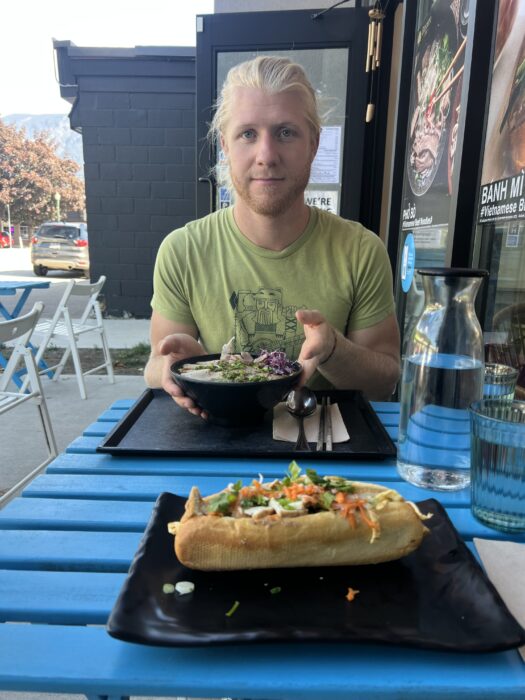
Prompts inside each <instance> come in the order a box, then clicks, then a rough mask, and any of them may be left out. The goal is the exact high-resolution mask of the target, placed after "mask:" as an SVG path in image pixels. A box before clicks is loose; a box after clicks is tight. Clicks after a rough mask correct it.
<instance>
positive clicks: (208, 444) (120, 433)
mask: <svg viewBox="0 0 525 700" xmlns="http://www.w3.org/2000/svg"><path fill="white" fill-rule="evenodd" d="M316 394H317V398H318V400H319V401H320V400H321V398H322V397H323V396H330V397H331V399H332V403H337V404H338V405H339V410H340V412H341V416H342V418H343V421H344V423H345V425H346V428H347V430H348V432H349V434H350V436H351V439H350V440H349V441H348V442H341V443H334V445H333V450H332V451H331V452H316V451H315V445H313V448H314V449H313V451H312V452H296V451H295V449H294V447H295V446H294V444H293V443H289V442H282V441H280V440H274V439H273V437H272V417H273V414H272V411H268V412H267V413H266V415H265V416H264V418H263V420H262V421H261V422H260V423H258V424H257V425H252V426H246V427H231V426H222V425H217V424H214V423H211V422H207V421H204V420H202V418H199V417H198V416H194V415H192V414H191V413H189V412H188V411H186V410H185V409H183V408H180V406H178V405H177V404H176V403H175V401H173V399H172V398H171V397H170V396H168V395H167V394H166V392H164V391H163V390H162V389H147V390H146V391H145V392H144V393H143V394H142V396H141V397H140V398H139V399H138V400H137V401H136V402H135V404H134V405H133V406H132V407H131V408H130V409H129V411H128V412H127V413H126V415H125V416H124V417H123V418H122V419H121V420H120V421H119V422H118V423H117V425H116V426H115V427H114V428H113V430H112V431H111V432H110V433H109V434H108V435H107V436H106V437H105V438H104V440H103V441H102V442H101V443H100V445H99V446H98V447H97V452H107V453H109V454H112V455H157V456H164V455H172V456H214V457H248V456H249V457H284V458H291V459H293V458H297V457H300V458H301V460H303V461H304V460H305V459H315V460H316V461H319V460H324V459H332V460H333V459H381V458H386V457H395V454H396V448H395V445H394V443H393V442H392V440H391V439H390V437H389V435H388V433H387V432H386V430H385V429H384V427H383V425H382V423H381V421H380V420H379V418H378V416H377V414H376V412H375V411H374V409H373V408H372V407H371V405H370V404H369V402H368V401H367V400H366V399H365V398H364V397H363V395H362V394H361V393H360V392H357V391H335V390H334V391H317V392H316Z"/></svg>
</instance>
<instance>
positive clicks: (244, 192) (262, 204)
mask: <svg viewBox="0 0 525 700" xmlns="http://www.w3.org/2000/svg"><path fill="white" fill-rule="evenodd" d="M231 180H232V184H233V187H234V188H235V192H236V195H237V196H238V197H240V198H241V199H242V200H243V201H244V202H245V203H246V204H247V205H248V207H249V208H250V209H251V210H252V211H253V212H255V213H256V214H260V215H262V216H280V215H281V214H284V212H286V211H287V210H288V209H289V207H290V206H291V205H292V204H293V203H294V202H295V200H296V199H297V198H298V197H299V195H303V196H304V191H305V189H306V186H307V184H308V181H309V180H310V165H307V166H305V168H304V171H303V172H302V173H300V174H299V175H297V176H296V177H295V178H294V179H293V180H288V181H287V185H286V186H285V187H282V188H281V189H280V187H281V186H280V185H277V187H272V185H268V186H267V187H264V186H263V187H260V186H259V194H258V195H255V194H253V192H252V191H251V190H250V180H248V182H246V180H243V181H241V180H239V179H238V178H236V177H235V175H234V174H233V173H231Z"/></svg>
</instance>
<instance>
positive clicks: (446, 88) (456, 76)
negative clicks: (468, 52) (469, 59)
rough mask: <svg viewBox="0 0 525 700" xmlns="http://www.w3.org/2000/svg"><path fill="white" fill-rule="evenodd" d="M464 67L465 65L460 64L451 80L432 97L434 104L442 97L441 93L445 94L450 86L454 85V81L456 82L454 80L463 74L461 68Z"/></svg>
mask: <svg viewBox="0 0 525 700" xmlns="http://www.w3.org/2000/svg"><path fill="white" fill-rule="evenodd" d="M464 67H465V66H461V68H460V69H459V70H458V72H457V73H456V75H455V76H454V77H453V78H452V80H451V81H450V82H449V83H447V85H446V87H445V88H444V89H443V90H442V91H441V92H440V93H439V95H438V96H437V97H436V98H435V99H434V105H435V104H436V102H439V100H440V99H441V98H442V97H443V95H445V94H446V93H447V92H448V91H449V90H450V88H451V87H452V86H453V85H454V83H455V82H456V80H458V79H459V77H460V76H461V75H462V74H463V68H464Z"/></svg>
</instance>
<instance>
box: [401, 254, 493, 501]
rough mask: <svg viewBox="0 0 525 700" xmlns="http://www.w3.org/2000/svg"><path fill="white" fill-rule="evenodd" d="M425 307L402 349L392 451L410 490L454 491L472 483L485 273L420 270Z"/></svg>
mask: <svg viewBox="0 0 525 700" xmlns="http://www.w3.org/2000/svg"><path fill="white" fill-rule="evenodd" d="M418 272H419V274H420V275H421V277H422V282H423V289H424V292H425V306H424V308H423V311H422V313H421V316H420V318H419V320H418V322H417V324H416V326H415V328H414V329H413V330H412V334H411V338H410V339H409V342H408V344H407V347H406V354H405V358H404V362H403V376H402V380H401V415H400V420H399V436H398V448H397V468H398V472H399V474H400V475H401V476H402V477H403V479H405V480H406V481H409V482H410V483H412V484H415V485H416V486H422V487H424V488H431V489H437V490H444V491H449V490H455V489H461V488H464V487H465V486H468V484H469V482H470V422H469V414H468V407H469V405H470V404H471V403H472V402H473V401H477V400H478V399H481V398H482V395H483V374H484V362H483V336H482V332H481V327H480V324H479V321H478V319H477V316H476V312H475V309H474V300H475V297H476V294H477V291H478V289H479V287H480V285H481V282H482V281H483V278H484V277H485V276H487V274H488V273H487V272H486V271H485V270H469V269H463V268H429V269H422V270H418Z"/></svg>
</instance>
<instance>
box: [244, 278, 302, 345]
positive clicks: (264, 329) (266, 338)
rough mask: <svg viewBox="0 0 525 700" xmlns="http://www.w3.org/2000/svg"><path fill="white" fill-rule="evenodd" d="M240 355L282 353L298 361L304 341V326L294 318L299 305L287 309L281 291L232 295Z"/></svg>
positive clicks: (265, 289) (260, 289) (269, 290)
mask: <svg viewBox="0 0 525 700" xmlns="http://www.w3.org/2000/svg"><path fill="white" fill-rule="evenodd" d="M230 305H231V307H232V309H233V310H234V314H235V340H236V346H237V347H236V350H237V352H241V351H243V350H244V351H246V352H250V353H253V354H257V353H258V352H259V351H260V350H283V351H284V352H285V353H286V354H287V355H288V357H291V358H296V357H297V356H298V355H299V352H300V350H301V345H302V344H303V342H304V331H303V327H302V325H301V324H300V323H299V322H298V321H297V319H296V318H295V312H296V311H297V309H298V308H299V307H298V306H285V305H284V303H283V292H282V289H269V288H268V287H259V289H257V290H256V291H250V290H246V289H241V290H239V291H237V292H232V295H231V296H230Z"/></svg>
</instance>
